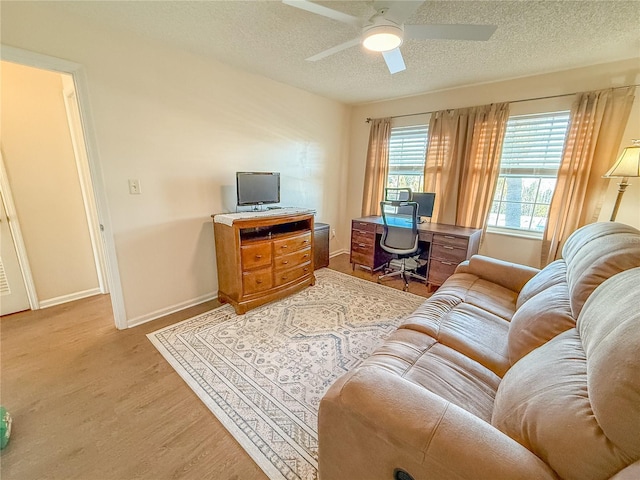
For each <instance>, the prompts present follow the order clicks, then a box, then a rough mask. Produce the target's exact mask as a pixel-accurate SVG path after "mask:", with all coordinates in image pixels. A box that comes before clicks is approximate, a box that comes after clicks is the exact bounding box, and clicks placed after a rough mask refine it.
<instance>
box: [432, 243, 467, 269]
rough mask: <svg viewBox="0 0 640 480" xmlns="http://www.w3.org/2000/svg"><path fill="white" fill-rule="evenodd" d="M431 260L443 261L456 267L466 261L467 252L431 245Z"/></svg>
mask: <svg viewBox="0 0 640 480" xmlns="http://www.w3.org/2000/svg"><path fill="white" fill-rule="evenodd" d="M431 258H436V259H439V260H444V261H446V262H450V263H454V264H456V265H458V264H459V263H460V262H462V261H464V260H466V258H467V250H466V249H462V248H456V247H451V246H449V245H438V244H435V243H434V244H433V246H432V247H431Z"/></svg>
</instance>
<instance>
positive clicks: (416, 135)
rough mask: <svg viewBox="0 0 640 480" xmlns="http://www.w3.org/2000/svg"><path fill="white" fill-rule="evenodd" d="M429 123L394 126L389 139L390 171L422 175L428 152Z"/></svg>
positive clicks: (398, 173)
mask: <svg viewBox="0 0 640 480" xmlns="http://www.w3.org/2000/svg"><path fill="white" fill-rule="evenodd" d="M428 129H429V126H428V125H412V126H408V127H393V128H392V129H391V138H390V139H389V173H391V174H395V175H422V173H423V170H424V159H425V156H426V153H427V133H428Z"/></svg>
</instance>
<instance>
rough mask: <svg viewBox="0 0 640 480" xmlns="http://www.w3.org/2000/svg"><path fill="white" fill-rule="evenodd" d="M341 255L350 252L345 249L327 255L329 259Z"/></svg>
mask: <svg viewBox="0 0 640 480" xmlns="http://www.w3.org/2000/svg"><path fill="white" fill-rule="evenodd" d="M343 253H350V252H349V250H347V249H346V248H343V249H342V250H336V251H335V252H331V253H330V254H329V258H333V257H337V256H338V255H342V254H343Z"/></svg>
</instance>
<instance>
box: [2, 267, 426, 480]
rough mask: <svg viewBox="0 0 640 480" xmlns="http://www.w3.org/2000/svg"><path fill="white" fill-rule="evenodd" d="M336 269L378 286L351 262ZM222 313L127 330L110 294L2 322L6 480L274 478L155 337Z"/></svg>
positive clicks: (414, 288) (422, 290) (186, 313)
mask: <svg viewBox="0 0 640 480" xmlns="http://www.w3.org/2000/svg"><path fill="white" fill-rule="evenodd" d="M330 268H333V269H335V270H338V271H342V272H344V273H349V274H352V275H354V276H357V277H360V278H364V279H367V280H371V281H375V279H376V278H377V275H372V274H370V273H369V272H366V271H364V270H360V269H356V270H355V271H352V270H351V266H350V264H349V256H348V255H339V256H337V257H334V258H332V259H331V264H330ZM386 284H388V285H390V286H393V287H396V288H401V287H402V282H401V281H399V280H393V281H391V282H386ZM410 291H411V292H413V293H416V294H419V295H423V296H428V293H427V290H426V287H425V286H424V285H421V284H420V283H418V282H412V283H411V287H410ZM217 306H219V303H218V302H217V301H211V302H207V303H204V304H202V305H198V306H197V307H193V308H189V309H186V310H183V311H181V312H179V313H176V314H173V315H169V316H166V317H163V318H161V319H159V320H155V321H153V322H150V323H147V324H145V325H142V326H139V327H136V328H131V329H128V330H121V331H119V330H116V329H115V327H114V323H113V317H112V312H111V304H110V300H109V297H108V296H107V295H98V296H94V297H91V298H87V299H84V300H79V301H76V302H72V303H68V304H65V305H60V306H56V307H51V308H47V309H44V310H37V311H33V312H23V313H18V314H14V315H9V316H6V317H2V319H1V320H0V347H1V356H0V374H1V383H0V387H1V390H0V402H1V403H2V405H4V406H5V407H6V408H7V410H9V412H11V414H12V416H13V419H14V424H13V432H12V435H11V440H10V442H9V444H8V446H7V447H6V448H5V450H3V451H2V453H1V456H0V478H2V480H30V479H34V480H35V479H65V480H67V479H81V480H103V479H104V480H107V479H113V480H129V479H174V478H185V479H186V478H189V479H191V478H193V479H215V480H251V479H266V478H267V477H266V476H265V475H264V473H263V472H262V471H261V470H260V468H258V467H257V465H256V464H255V463H254V462H253V461H252V460H251V458H250V457H249V456H248V455H247V454H246V453H245V452H244V450H243V449H242V448H241V447H240V445H238V443H237V442H236V441H235V440H234V439H233V437H232V436H231V435H230V434H229V433H228V432H227V431H226V430H225V428H224V427H223V426H222V425H221V424H220V422H218V420H217V419H216V418H215V416H213V414H212V413H211V412H210V411H209V410H208V409H207V408H206V407H205V406H204V404H203V403H202V402H201V401H200V400H199V399H198V397H197V396H196V395H195V394H194V393H193V391H192V390H191V389H190V388H189V387H188V386H187V385H186V384H185V383H184V382H183V381H182V379H181V378H180V377H179V376H178V374H177V373H176V372H175V371H174V370H173V368H172V367H171V366H169V364H168V363H167V362H166V361H165V360H164V358H163V357H162V356H161V355H160V354H159V353H158V351H157V350H156V349H155V348H154V347H153V345H152V344H151V342H149V340H148V339H147V338H146V336H145V335H146V334H147V333H149V332H153V331H155V330H157V329H159V328H162V327H164V326H166V325H170V324H172V323H176V322H179V321H181V320H185V319H187V318H190V317H192V316H195V315H198V314H200V313H203V312H205V311H208V310H211V309H213V308H215V307H217Z"/></svg>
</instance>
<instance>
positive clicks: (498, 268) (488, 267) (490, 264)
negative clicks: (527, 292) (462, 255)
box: [455, 255, 540, 292]
mask: <svg viewBox="0 0 640 480" xmlns="http://www.w3.org/2000/svg"><path fill="white" fill-rule="evenodd" d="M539 271H540V270H539V269H537V268H533V267H529V266H527V265H521V264H518V263H512V262H505V261H504V260H498V259H497V258H492V257H485V256H484V255H473V256H472V257H471V259H469V260H466V261H464V262H462V263H461V264H460V265H458V267H457V268H456V272H455V273H471V274H473V275H476V276H478V277H480V278H482V279H484V280H487V281H489V282H492V283H496V284H498V285H500V286H502V287H505V288H508V289H509V290H513V291H514V292H519V291H520V290H522V287H524V284H525V283H527V282H528V281H529V280H531V278H533V276H534V275H535V274H536V273H538V272H539Z"/></svg>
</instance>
